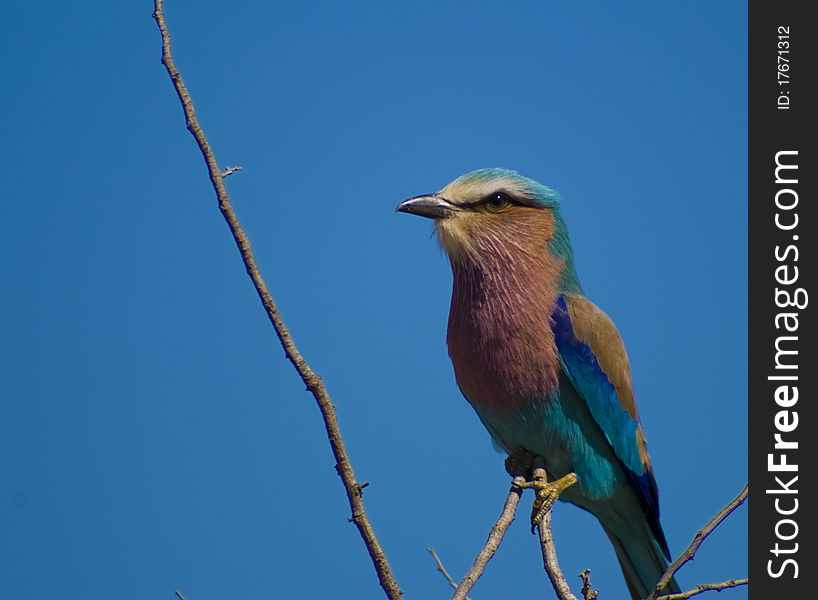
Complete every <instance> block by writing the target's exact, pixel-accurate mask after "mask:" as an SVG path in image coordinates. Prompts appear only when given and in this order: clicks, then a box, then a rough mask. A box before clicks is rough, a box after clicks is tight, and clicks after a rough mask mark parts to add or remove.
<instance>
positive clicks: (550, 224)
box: [397, 169, 580, 291]
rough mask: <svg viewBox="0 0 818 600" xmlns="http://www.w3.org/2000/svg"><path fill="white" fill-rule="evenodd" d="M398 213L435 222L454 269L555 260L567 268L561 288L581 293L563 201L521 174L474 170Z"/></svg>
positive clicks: (408, 203) (410, 202) (411, 201)
mask: <svg viewBox="0 0 818 600" xmlns="http://www.w3.org/2000/svg"><path fill="white" fill-rule="evenodd" d="M397 211H398V212H405V213H409V214H413V215H419V216H422V217H428V218H431V219H434V221H435V229H436V231H437V235H438V238H439V240H440V243H441V245H442V246H443V248H444V250H445V251H446V254H447V255H448V256H449V260H450V261H451V262H452V265H453V266H457V265H469V264H477V265H481V264H492V265H495V266H497V267H499V268H509V269H511V268H513V267H514V266H515V264H517V263H518V262H529V261H534V262H536V261H543V260H545V259H547V258H553V259H557V261H559V262H560V263H561V269H560V271H561V273H560V286H559V287H560V289H561V290H562V291H579V289H580V288H579V282H578V281H577V276H576V271H575V270H574V260H573V252H572V250H571V243H570V240H569V238H568V229H567V227H566V226H565V222H564V221H563V219H562V215H561V213H560V207H559V196H558V195H557V194H556V192H554V191H553V190H551V189H550V188H547V187H546V186H544V185H542V184H541V183H539V182H537V181H534V180H533V179H528V178H527V177H523V176H522V175H520V174H518V173H517V172H515V171H509V170H507V169H479V170H477V171H472V172H471V173H467V174H465V175H463V176H461V177H458V178H457V179H455V180H454V181H452V182H451V183H450V184H449V185H447V186H446V187H444V188H443V189H442V190H440V191H439V192H437V193H434V194H425V195H422V196H415V197H414V198H410V199H408V200H406V201H404V202H401V203H400V204H399V205H398V207H397Z"/></svg>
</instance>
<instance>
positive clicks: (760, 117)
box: [749, 1, 818, 600]
mask: <svg viewBox="0 0 818 600" xmlns="http://www.w3.org/2000/svg"><path fill="white" fill-rule="evenodd" d="M808 7H809V3H807V2H792V1H790V2H787V1H779V2H772V1H767V2H751V3H750V6H749V9H750V12H749V27H750V29H749V103H750V104H749V227H750V231H749V320H750V322H749V377H750V385H749V411H750V414H749V423H750V432H749V434H750V437H749V440H750V441H749V461H750V464H749V471H750V502H749V519H750V548H749V573H750V598H752V599H754V600H755V599H758V600H777V599H779V598H781V599H785V598H808V597H810V598H811V597H818V596H816V595H815V594H816V592H814V591H812V590H814V589H815V581H814V579H815V574H814V573H812V570H813V569H815V568H816V567H815V558H816V556H818V536H816V534H815V528H814V526H813V522H814V519H813V518H812V514H811V513H812V512H813V511H815V510H818V504H817V503H816V498H815V494H814V492H813V490H815V489H816V486H815V481H813V478H815V477H816V472H815V469H814V465H815V463H816V461H818V457H816V452H818V450H816V444H815V439H816V438H818V420H816V419H818V417H816V411H815V408H814V400H815V399H816V395H815V381H816V376H817V373H816V371H818V364H816V361H815V337H816V328H815V318H814V316H813V314H814V308H812V307H810V306H809V300H810V298H809V294H810V292H812V291H814V290H815V287H814V285H813V283H814V281H815V272H816V269H817V268H818V266H816V259H815V239H814V238H815V236H818V217H816V211H815V206H814V205H815V202H816V199H817V198H816V179H817V178H818V164H817V163H816V152H815V146H816V128H815V126H814V124H813V123H814V122H815V115H814V114H813V113H814V112H815V111H816V110H818V97H816V94H815V85H814V79H815V77H816V75H818V56H817V55H818V52H816V50H818V44H816V39H818V31H816V29H818V27H816V23H815V21H813V20H812V19H810V18H809V17H808V15H807V12H808V11H807V8H808Z"/></svg>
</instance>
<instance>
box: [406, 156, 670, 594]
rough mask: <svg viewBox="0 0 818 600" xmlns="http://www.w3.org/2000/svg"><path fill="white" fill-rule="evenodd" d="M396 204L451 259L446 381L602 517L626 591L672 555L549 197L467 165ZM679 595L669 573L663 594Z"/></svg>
mask: <svg viewBox="0 0 818 600" xmlns="http://www.w3.org/2000/svg"><path fill="white" fill-rule="evenodd" d="M397 210H398V211H400V212H406V213H411V214H415V215H420V216H423V217H429V218H432V219H434V220H435V229H436V231H437V235H438V237H439V239H440V242H441V244H442V246H443V248H444V249H445V251H446V254H447V255H448V257H449V262H450V263H451V267H452V275H453V286H452V301H451V308H450V311H449V325H448V332H447V343H448V347H449V356H450V357H451V360H452V365H453V366H454V372H455V377H456V379H457V383H458V385H459V386H460V389H461V390H462V392H463V395H464V396H465V397H466V399H467V400H468V401H469V402H470V403H471V405H472V406H473V407H474V410H475V411H476V412H477V414H478V416H479V417H480V420H481V421H482V422H483V424H484V425H485V427H486V429H488V431H489V433H490V434H491V436H492V438H493V439H494V441H495V442H496V443H497V444H498V445H499V446H500V447H501V448H502V449H504V450H505V451H506V452H507V453H509V455H512V456H516V455H520V454H521V453H526V452H527V453H530V454H533V455H536V456H540V457H542V458H543V459H544V460H545V467H546V472H547V475H548V480H549V481H552V480H556V481H555V482H554V483H550V484H548V485H550V486H554V485H555V484H556V485H559V482H565V480H567V479H569V476H570V477H571V481H573V478H572V476H571V474H572V473H573V474H576V480H577V481H576V484H574V485H570V481H569V482H568V485H570V487H567V488H566V489H564V490H563V489H562V487H560V489H559V490H556V489H553V487H552V489H550V490H549V491H550V493H551V494H552V495H553V493H554V492H559V493H560V500H564V501H567V502H570V503H572V504H575V505H577V506H579V507H581V508H583V509H585V510H587V511H589V512H591V513H592V514H593V515H595V516H596V517H597V519H599V522H600V523H601V524H602V527H603V529H604V530H605V533H606V534H607V535H608V538H609V539H610V540H611V543H612V544H613V547H614V550H615V551H616V556H617V558H618V559H619V564H620V566H621V567H622V572H623V574H624V576H625V580H626V582H627V585H628V589H629V590H630V593H631V596H632V597H633V598H634V599H639V598H644V597H645V596H647V595H648V594H649V593H650V592H651V591H652V590H653V588H654V587H655V586H656V584H657V583H658V581H659V578H660V577H661V576H662V574H663V573H664V571H665V569H666V567H667V561H668V560H669V558H670V555H669V551H668V547H667V542H666V540H665V535H664V533H663V531H662V526H661V525H660V523H659V497H658V490H657V487H656V480H655V479H654V476H653V469H652V467H651V463H650V458H649V457H648V452H647V445H646V442H645V435H644V433H643V431H642V426H641V423H640V421H639V415H638V414H637V411H636V400H635V398H634V394H633V385H632V382H631V371H630V365H629V363H628V356H627V354H626V352H625V346H624V344H623V343H622V338H621V337H620V335H619V332H618V330H617V329H616V327H615V326H614V324H613V322H612V321H611V319H610V318H609V317H608V316H607V315H606V314H605V313H604V312H602V311H601V310H600V309H599V308H598V307H597V306H596V305H594V304H593V303H592V302H591V301H590V300H588V299H587V298H586V297H585V295H584V294H583V291H582V286H581V285H580V283H579V279H578V277H577V272H576V269H575V268H574V259H573V251H572V249H571V243H570V240H569V237H568V229H567V227H566V225H565V221H564V220H563V218H562V214H561V212H560V202H559V198H558V196H557V194H556V193H555V192H554V191H552V190H551V189H549V188H547V187H545V186H544V185H542V184H540V183H538V182H536V181H533V180H531V179H528V178H526V177H523V176H521V175H519V174H517V173H516V172H514V171H508V170H505V169H481V170H478V171H473V172H471V173H468V174H466V175H463V176H462V177H459V178H458V179H455V180H454V181H453V182H452V183H450V184H449V185H447V186H446V187H444V188H443V189H442V190H440V191H439V192H438V193H436V194H428V195H423V196H417V197H414V198H410V199H409V200H406V201H405V202H403V203H401V204H400V205H399V206H398V208H397ZM671 591H673V592H678V591H679V588H678V585H677V584H676V582H675V581H671V583H670V584H669V585H668V587H667V588H666V589H665V593H670V592H671Z"/></svg>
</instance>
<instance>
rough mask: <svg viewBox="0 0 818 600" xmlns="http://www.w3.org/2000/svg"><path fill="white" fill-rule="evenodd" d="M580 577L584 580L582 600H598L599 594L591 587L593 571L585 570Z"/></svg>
mask: <svg viewBox="0 0 818 600" xmlns="http://www.w3.org/2000/svg"><path fill="white" fill-rule="evenodd" d="M579 576H580V578H581V579H582V590H581V592H582V600H596V599H597V598H598V597H599V592H598V591H596V590H595V589H593V588H592V587H591V569H585V570H584V571H583V572H582V573H580V574H579Z"/></svg>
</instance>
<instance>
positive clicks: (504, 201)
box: [485, 192, 511, 210]
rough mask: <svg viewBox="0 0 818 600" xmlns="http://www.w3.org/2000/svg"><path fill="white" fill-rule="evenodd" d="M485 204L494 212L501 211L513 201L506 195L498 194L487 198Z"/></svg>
mask: <svg viewBox="0 0 818 600" xmlns="http://www.w3.org/2000/svg"><path fill="white" fill-rule="evenodd" d="M485 203H486V206H488V207H489V208H490V209H492V210H500V209H503V208H505V207H506V206H508V205H509V204H511V199H510V198H509V197H508V196H507V195H506V194H504V193H502V192H497V193H496V194H491V195H490V196H487V197H486V199H485Z"/></svg>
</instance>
